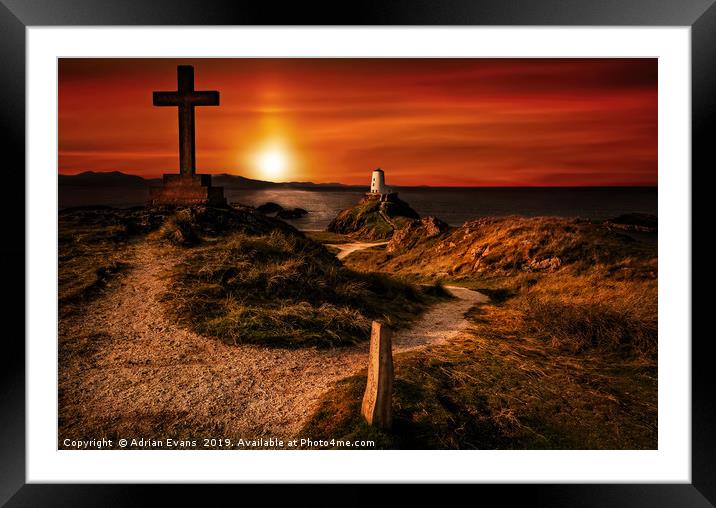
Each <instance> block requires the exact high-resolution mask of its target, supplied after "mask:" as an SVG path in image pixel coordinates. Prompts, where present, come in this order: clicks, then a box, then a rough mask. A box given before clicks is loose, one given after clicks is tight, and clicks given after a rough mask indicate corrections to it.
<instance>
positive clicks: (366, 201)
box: [327, 196, 420, 240]
mask: <svg viewBox="0 0 716 508" xmlns="http://www.w3.org/2000/svg"><path fill="white" fill-rule="evenodd" d="M419 219H420V215H418V213H417V212H416V211H415V210H413V209H412V208H410V205H408V204H407V203H406V202H405V201H402V200H400V199H398V198H397V197H396V198H394V199H392V200H390V201H381V200H380V199H378V196H366V197H364V198H363V199H361V200H360V201H359V202H358V203H357V204H356V205H354V206H352V207H350V208H347V209H345V210H342V211H341V212H340V213H339V214H338V215H337V216H336V218H335V219H333V220H332V221H331V223H330V224H329V225H328V228H327V230H328V231H331V232H333V233H341V234H347V235H351V236H353V237H355V238H361V239H365V240H384V239H388V238H391V237H392V236H393V233H394V232H395V231H398V230H399V229H400V228H402V227H403V226H405V225H406V224H408V223H410V222H412V221H415V220H419Z"/></svg>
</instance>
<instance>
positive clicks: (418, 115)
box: [59, 59, 658, 186]
mask: <svg viewBox="0 0 716 508" xmlns="http://www.w3.org/2000/svg"><path fill="white" fill-rule="evenodd" d="M178 63H188V64H193V65H194V66H195V74H196V88H197V89H212V90H213V89H217V90H219V91H220V92H221V106H220V107H218V108H198V110H197V169H198V170H199V171H203V172H209V173H220V172H228V173H235V174H241V175H245V176H248V177H261V175H260V174H259V173H258V172H257V168H254V167H253V164H252V160H253V159H252V156H253V154H254V153H255V152H256V150H258V149H260V147H261V146H262V145H263V144H265V143H270V142H275V141H278V142H280V143H281V144H282V146H285V147H286V149H287V150H288V151H289V154H290V155H289V156H290V159H291V161H292V163H291V167H290V168H289V170H288V171H287V173H286V175H285V180H301V181H305V180H312V181H316V182H325V181H340V182H344V183H365V182H366V180H367V177H366V175H368V174H369V171H370V170H371V169H372V168H374V167H378V166H380V167H383V168H384V169H385V170H386V175H387V180H388V183H389V184H392V185H490V186H501V185H507V186H513V185H516V186H519V185H527V186H532V185H548V186H552V185H556V186H559V185H569V186H572V185H574V186H578V185H656V183H657V65H658V63H657V60H656V59H235V60H232V59H203V60H197V59H188V60H173V59H162V60H155V59H102V60H93V59H69V60H68V59H61V60H60V63H59V168H60V172H62V173H76V172H80V171H88V170H94V171H110V170H120V171H124V172H128V173H134V174H139V175H143V176H157V175H159V174H161V173H163V172H174V171H176V170H177V168H178V152H177V133H176V132H177V124H176V122H177V115H176V111H175V110H173V109H172V108H154V107H153V106H152V101H151V92H152V91H153V90H173V89H175V88H176V65H177V64H178Z"/></svg>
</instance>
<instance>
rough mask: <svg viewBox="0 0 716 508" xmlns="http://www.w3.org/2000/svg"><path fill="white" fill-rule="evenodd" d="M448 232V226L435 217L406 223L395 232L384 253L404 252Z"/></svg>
mask: <svg viewBox="0 0 716 508" xmlns="http://www.w3.org/2000/svg"><path fill="white" fill-rule="evenodd" d="M447 230H448V225H447V224H446V223H445V222H443V221H441V220H440V219H438V218H436V217H423V218H422V219H420V220H419V221H417V220H414V221H411V222H408V223H407V224H406V225H405V226H403V227H402V228H400V229H398V230H397V231H395V233H394V234H393V237H392V238H391V240H390V242H388V245H387V246H386V248H385V251H386V253H389V254H391V253H395V252H399V251H405V250H407V249H411V248H413V247H415V246H416V245H417V244H419V243H422V242H424V241H425V240H428V239H431V238H435V237H437V236H440V235H441V234H443V233H444V232H445V231H447Z"/></svg>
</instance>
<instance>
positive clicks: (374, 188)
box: [370, 168, 386, 194]
mask: <svg viewBox="0 0 716 508" xmlns="http://www.w3.org/2000/svg"><path fill="white" fill-rule="evenodd" d="M370 193H371V194H385V193H386V188H385V173H383V170H382V169H380V168H378V169H375V170H373V176H372V177H371V180H370Z"/></svg>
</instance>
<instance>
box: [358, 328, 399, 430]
mask: <svg viewBox="0 0 716 508" xmlns="http://www.w3.org/2000/svg"><path fill="white" fill-rule="evenodd" d="M392 336H393V333H392V332H391V330H390V328H388V327H385V326H383V325H381V324H380V323H379V322H377V321H373V325H372V329H371V335H370V352H369V354H368V383H367V384H366V387H365V393H364V394H363V404H362V405H361V414H362V415H363V417H364V418H365V420H366V421H367V422H368V424H369V425H373V426H374V427H377V428H379V429H390V427H391V425H392V424H393V413H392V408H391V404H392V399H393V344H392Z"/></svg>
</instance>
